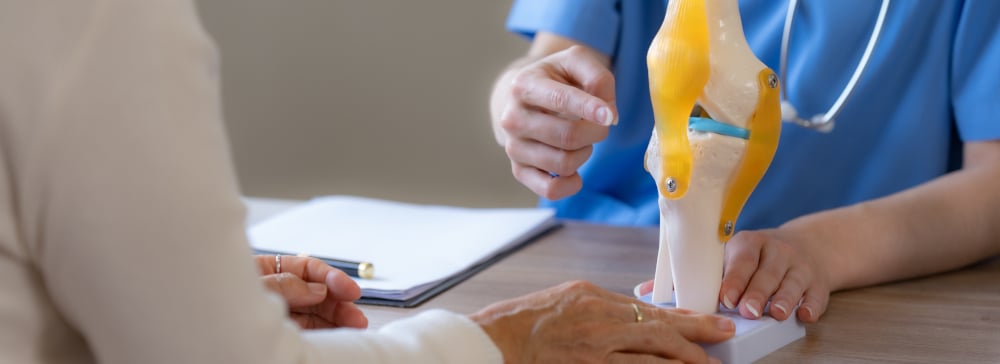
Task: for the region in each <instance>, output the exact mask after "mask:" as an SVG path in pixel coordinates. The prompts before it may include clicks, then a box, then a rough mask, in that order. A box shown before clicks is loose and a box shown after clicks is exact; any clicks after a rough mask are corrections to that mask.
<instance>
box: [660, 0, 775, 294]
mask: <svg viewBox="0 0 1000 364" xmlns="http://www.w3.org/2000/svg"><path fill="white" fill-rule="evenodd" d="M647 62H648V65H649V78H650V95H651V97H652V102H653V111H654V117H655V119H656V128H655V130H654V131H653V133H652V137H651V138H650V143H649V148H648V149H647V151H646V160H645V164H646V169H647V170H648V171H649V172H650V174H651V175H652V177H653V179H654V180H655V181H656V184H657V188H658V191H659V193H660V199H659V203H660V255H659V258H658V260H657V268H656V275H655V277H654V284H653V297H652V299H653V301H654V302H669V301H671V300H672V293H673V292H672V291H673V289H674V288H675V287H676V296H677V306H678V307H681V308H687V309H692V310H695V311H699V312H715V311H716V310H717V309H718V297H719V287H720V285H721V281H722V264H723V258H724V247H723V245H722V241H723V240H725V239H727V238H728V236H729V235H731V234H732V232H733V231H732V229H733V224H735V219H736V216H737V215H738V214H739V210H740V209H742V206H743V203H744V202H745V201H746V198H747V197H748V196H749V194H750V192H751V191H752V190H753V188H754V187H755V186H756V183H757V181H759V179H760V177H761V176H762V175H763V172H764V170H766V168H767V165H768V164H769V163H770V160H771V157H772V156H773V154H774V149H775V148H776V146H777V132H778V130H779V128H780V126H779V125H780V120H778V119H779V118H777V115H778V99H777V95H778V94H777V79H776V78H775V77H774V75H773V72H771V71H770V70H769V69H767V67H766V66H764V65H763V64H762V63H761V62H760V61H759V60H757V58H756V57H755V56H754V55H753V53H752V52H751V51H750V48H749V46H748V45H747V44H746V39H745V37H744V36H743V31H742V24H741V23H740V17H739V8H738V6H737V3H736V0H673V1H671V2H670V4H669V6H668V7H667V14H666V16H665V17H664V22H663V26H662V27H661V28H660V31H659V33H658V34H657V35H656V38H654V40H653V43H652V45H651V46H650V49H649V53H648V55H647ZM696 101H697V102H698V103H700V105H701V106H702V108H704V110H705V111H707V113H708V114H709V116H711V118H713V119H715V120H716V121H719V122H722V123H725V124H729V125H732V126H736V127H739V128H744V129H748V130H749V134H750V136H749V139H743V138H740V137H734V136H727V135H721V134H714V133H705V132H700V131H689V130H688V117H689V115H690V113H691V110H692V109H693V108H694V106H695V102H696ZM772 119H773V120H772ZM723 219H727V221H723Z"/></svg>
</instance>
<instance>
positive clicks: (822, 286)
mask: <svg viewBox="0 0 1000 364" xmlns="http://www.w3.org/2000/svg"><path fill="white" fill-rule="evenodd" d="M819 246H821V245H819V244H808V243H806V240H805V238H804V237H800V236H798V235H796V234H795V233H794V232H791V231H788V230H787V229H786V230H783V229H781V228H778V229H769V230H758V231H742V232H740V233H738V234H736V236H733V238H732V239H730V240H729V242H728V243H726V264H725V266H726V268H725V273H724V274H723V278H722V289H721V290H720V293H719V300H720V302H722V303H723V305H725V306H726V307H729V308H733V307H734V305H738V306H739V310H740V315H742V316H743V317H747V318H757V317H760V315H761V314H762V313H763V307H764V306H763V305H764V304H765V303H767V302H768V299H770V301H771V307H770V314H771V316H772V317H774V318H776V319H778V320H784V319H787V318H788V317H789V316H790V315H791V314H792V313H793V312H792V310H795V314H796V316H797V317H798V319H799V320H801V321H803V322H816V320H819V318H820V316H822V315H823V313H824V312H825V311H826V305H827V303H828V302H829V300H830V289H831V287H830V282H829V281H830V277H829V269H835V268H836V267H825V266H822V265H821V260H820V259H818V258H819V254H821V252H819V251H816V250H815V249H816V247H819ZM800 301H801V304H800ZM796 305H798V308H797V309H796Z"/></svg>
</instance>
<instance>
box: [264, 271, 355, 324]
mask: <svg viewBox="0 0 1000 364" xmlns="http://www.w3.org/2000/svg"><path fill="white" fill-rule="evenodd" d="M254 259H255V261H256V263H257V268H258V269H259V270H260V273H261V277H260V280H261V282H262V283H263V284H264V286H265V287H267V289H269V290H271V291H273V292H275V293H277V294H279V295H281V297H282V298H283V299H284V300H285V302H286V303H287V304H288V314H289V317H290V318H291V319H292V320H295V322H296V323H298V324H299V326H300V327H302V328H303V329H321V328H336V327H353V328H366V327H368V318H367V317H365V314H364V313H363V312H361V309H359V308H358V306H356V305H355V304H354V303H352V302H353V301H355V300H357V299H358V298H360V297H361V288H360V287H358V284H357V283H355V282H354V281H353V280H352V279H351V278H350V277H348V276H347V274H345V273H344V272H342V271H340V270H338V269H336V268H333V267H330V266H329V265H327V264H326V263H323V261H321V260H319V259H315V258H307V257H296V256H289V255H283V256H281V273H276V269H275V268H276V267H275V265H276V264H275V263H276V262H275V259H274V256H273V255H257V256H254Z"/></svg>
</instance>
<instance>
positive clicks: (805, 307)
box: [802, 306, 816, 320]
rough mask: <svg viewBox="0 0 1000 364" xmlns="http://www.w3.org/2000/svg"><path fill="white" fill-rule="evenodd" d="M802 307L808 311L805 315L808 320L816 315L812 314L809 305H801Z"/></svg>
mask: <svg viewBox="0 0 1000 364" xmlns="http://www.w3.org/2000/svg"><path fill="white" fill-rule="evenodd" d="M802 308H804V309H806V312H808V313H809V314H808V315H807V316H808V317H809V319H810V320H812V319H813V318H815V317H816V315H814V314H813V310H812V309H811V308H809V306H802Z"/></svg>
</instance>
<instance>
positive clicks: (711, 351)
mask: <svg viewBox="0 0 1000 364" xmlns="http://www.w3.org/2000/svg"><path fill="white" fill-rule="evenodd" d="M650 296H651V295H645V296H642V297H639V300H641V301H643V302H646V303H649V302H650ZM658 306H660V307H673V303H663V304H659V305H658ZM717 314H718V315H720V316H723V317H726V318H729V319H731V320H733V323H735V324H736V335H734V336H733V337H732V338H731V339H729V340H726V341H723V342H721V343H718V344H711V345H703V347H704V348H705V351H706V352H708V355H710V356H712V357H713V358H716V359H719V360H720V361H722V363H723V364H749V363H753V362H754V361H755V360H757V359H760V358H763V357H764V356H766V355H767V354H770V353H772V352H774V351H775V350H778V349H781V348H782V347H784V346H785V345H788V344H791V343H792V342H794V341H796V340H798V339H801V338H803V337H805V336H806V327H805V325H803V324H802V323H800V322H799V320H798V319H796V318H795V315H792V317H789V318H788V319H787V320H785V321H778V320H775V319H774V318H772V317H771V316H767V315H764V316H761V317H760V318H759V319H756V320H750V319H746V318H743V317H742V316H740V314H739V312H738V311H736V310H728V309H723V310H722V311H719V312H718V313H717Z"/></svg>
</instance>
